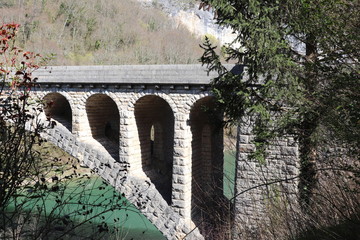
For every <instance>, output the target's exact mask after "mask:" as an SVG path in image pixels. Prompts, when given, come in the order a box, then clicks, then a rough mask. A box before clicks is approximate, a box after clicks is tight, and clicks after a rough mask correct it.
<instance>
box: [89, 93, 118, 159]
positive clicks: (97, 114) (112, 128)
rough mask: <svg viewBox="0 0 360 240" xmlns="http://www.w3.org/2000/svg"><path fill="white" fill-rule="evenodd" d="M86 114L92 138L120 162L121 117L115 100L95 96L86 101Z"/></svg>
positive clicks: (103, 95) (104, 96) (98, 95)
mask: <svg viewBox="0 0 360 240" xmlns="http://www.w3.org/2000/svg"><path fill="white" fill-rule="evenodd" d="M86 114H87V117H88V120H89V126H90V129H91V135H92V137H93V138H94V139H95V140H97V141H98V142H99V143H100V144H101V145H103V146H104V148H105V149H106V150H107V151H108V152H109V153H110V155H111V156H112V157H113V158H114V159H115V160H119V134H120V115H119V109H118V107H117V105H116V103H115V102H114V100H113V99H112V98H110V97H109V96H107V95H105V94H94V95H92V96H90V97H89V98H88V99H87V101H86Z"/></svg>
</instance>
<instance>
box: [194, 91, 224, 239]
mask: <svg viewBox="0 0 360 240" xmlns="http://www.w3.org/2000/svg"><path fill="white" fill-rule="evenodd" d="M222 116H223V114H222V113H221V112H220V111H216V110H215V99H214V98H213V97H205V98H202V99H200V100H198V101H197V102H196V103H195V104H194V105H193V107H192V109H191V111H190V127H191V133H192V142H191V147H192V178H191V193H192V194H191V217H192V220H193V221H194V222H195V224H196V225H199V224H200V223H205V222H206V223H208V220H210V219H214V216H213V214H217V213H218V211H221V209H216V208H218V206H219V202H218V201H222V197H223V186H222V183H223V130H222V125H221V121H222ZM204 219H205V221H204ZM199 227H200V230H201V231H202V232H204V231H206V230H205V229H206V227H204V226H200V225H199Z"/></svg>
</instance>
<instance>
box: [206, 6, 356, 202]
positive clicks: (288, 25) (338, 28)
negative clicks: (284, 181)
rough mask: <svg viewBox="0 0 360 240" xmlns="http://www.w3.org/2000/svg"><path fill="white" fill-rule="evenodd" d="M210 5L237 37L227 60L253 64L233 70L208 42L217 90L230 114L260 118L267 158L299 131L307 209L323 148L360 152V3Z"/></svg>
mask: <svg viewBox="0 0 360 240" xmlns="http://www.w3.org/2000/svg"><path fill="white" fill-rule="evenodd" d="M207 6H211V7H212V9H213V11H214V12H215V17H216V22H217V23H218V24H219V25H220V26H222V27H229V28H231V29H232V30H233V31H234V32H235V33H236V34H237V37H236V38H235V39H234V41H233V42H232V43H230V44H228V45H226V46H223V47H222V48H223V49H222V50H223V52H224V53H225V54H224V55H225V60H226V61H228V60H231V61H235V62H236V63H237V64H239V65H240V66H242V67H244V69H245V71H244V73H243V74H239V73H237V72H236V71H234V70H236V69H234V70H233V71H228V70H227V69H226V68H225V67H224V65H223V64H222V60H221V57H220V56H219V55H218V54H216V52H215V48H216V47H214V46H212V45H211V43H210V41H208V40H206V41H205V42H204V44H203V46H202V48H203V49H204V53H203V56H202V57H201V62H202V63H203V64H205V65H207V67H208V71H217V72H218V75H219V76H218V77H216V78H215V79H214V80H213V81H212V89H213V92H214V94H215V95H216V97H217V99H218V101H219V103H220V105H221V107H222V108H224V110H225V113H226V114H227V117H228V118H229V119H231V120H233V121H241V118H242V117H243V116H245V115H255V116H256V117H257V118H256V125H255V128H254V133H255V134H256V139H255V140H254V142H255V145H256V147H257V150H256V152H255V153H254V157H256V158H258V159H260V160H264V159H265V157H266V152H265V149H266V146H267V145H268V143H269V142H270V141H271V140H272V139H274V138H276V137H281V136H284V135H286V134H292V135H295V136H297V140H298V142H299V147H300V160H301V168H302V169H301V172H302V176H301V179H300V188H299V190H300V194H301V199H302V203H303V206H305V208H306V207H307V206H308V204H309V203H310V199H311V192H312V189H313V187H314V184H315V182H316V180H315V171H316V167H315V165H316V161H317V159H318V158H319V148H320V146H323V143H324V142H325V143H326V142H327V143H328V142H330V141H335V142H336V143H338V144H346V147H347V149H348V150H351V151H352V153H353V154H355V155H358V154H359V149H358V146H359V140H360V137H359V136H360V112H359V107H360V96H359V95H360V94H359V89H360V81H359V80H360V76H359V72H360V67H359V52H360V49H359V48H360V40H359V33H360V32H359V31H360V28H359V26H360V25H359V24H360V23H359V21H358V19H359V17H360V16H359V14H360V11H359V10H360V2H359V1H357V0H355V1H353V0H341V1H339V0H316V1H308V0H302V1H298V0H286V1H262V0H202V5H201V7H203V8H205V7H207ZM238 68H239V66H238ZM349 152H350V151H349Z"/></svg>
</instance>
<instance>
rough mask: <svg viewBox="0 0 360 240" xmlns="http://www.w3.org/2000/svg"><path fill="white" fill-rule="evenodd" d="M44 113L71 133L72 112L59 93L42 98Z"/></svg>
mask: <svg viewBox="0 0 360 240" xmlns="http://www.w3.org/2000/svg"><path fill="white" fill-rule="evenodd" d="M43 100H44V102H45V106H44V112H45V115H46V116H47V117H50V118H52V119H54V120H56V121H57V122H58V123H60V124H62V125H63V126H64V127H66V128H67V129H68V130H69V131H70V132H71V131H72V110H71V106H70V103H69V101H68V100H67V99H66V98H65V97H64V96H63V95H61V94H60V93H49V94H47V95H46V96H45V97H44V98H43Z"/></svg>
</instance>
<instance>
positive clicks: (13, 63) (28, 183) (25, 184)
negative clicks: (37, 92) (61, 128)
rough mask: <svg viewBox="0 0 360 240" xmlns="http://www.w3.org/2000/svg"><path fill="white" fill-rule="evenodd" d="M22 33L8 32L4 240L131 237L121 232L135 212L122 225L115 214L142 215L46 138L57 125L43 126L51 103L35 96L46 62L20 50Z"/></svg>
mask: <svg viewBox="0 0 360 240" xmlns="http://www.w3.org/2000/svg"><path fill="white" fill-rule="evenodd" d="M19 27H20V25H19V24H3V25H1V26H0V78H1V83H0V238H1V239H23V238H26V239H63V238H69V237H72V238H78V237H83V238H91V239H96V238H98V239H103V238H109V235H110V236H111V235H116V236H118V237H121V235H125V234H127V233H124V232H121V230H122V227H123V223H124V222H125V221H126V220H127V215H128V214H127V213H128V212H127V213H126V217H123V218H122V219H121V217H122V216H120V215H116V216H112V215H111V213H112V212H114V211H118V210H120V209H122V210H124V211H134V209H135V207H134V206H131V205H130V204H129V202H128V201H127V200H126V199H125V197H124V196H123V195H122V194H121V193H119V192H117V191H115V190H114V189H113V188H111V187H109V186H108V184H107V183H106V182H104V181H102V180H100V181H99V180H98V179H97V178H91V177H90V173H85V174H84V173H80V172H79V170H78V169H79V168H80V166H79V165H80V164H79V162H78V161H76V160H74V159H70V158H69V159H66V160H63V159H59V158H58V156H59V154H57V153H55V150H56V149H55V148H54V146H52V147H51V145H49V144H48V143H46V142H45V141H44V140H43V139H42V138H41V137H40V133H41V132H42V131H43V130H44V129H45V128H46V127H48V126H47V125H48V124H49V125H50V127H51V126H53V124H54V122H53V121H51V119H49V121H48V122H45V123H44V122H43V121H42V120H41V119H40V118H38V116H39V114H40V113H41V112H42V111H43V108H44V103H43V102H42V101H39V100H36V99H34V98H33V97H32V95H31V91H32V89H33V87H34V86H35V83H36V78H33V77H32V73H33V71H35V70H36V69H38V68H39V67H40V66H41V65H42V64H43V63H44V62H43V61H46V59H45V58H42V57H41V56H40V55H39V54H35V53H32V52H26V51H23V50H22V49H20V48H18V47H16V34H17V32H18V30H19ZM48 107H50V106H48ZM44 145H45V146H44ZM55 156H56V157H55ZM88 172H89V171H88ZM106 213H108V214H107V215H106V219H105V216H104V214H106ZM117 214H119V211H118V212H117ZM123 215H125V214H123ZM109 219H111V220H112V223H111V225H110V224H109V223H108V222H109ZM119 230H120V231H119ZM143 233H145V231H144V232H143Z"/></svg>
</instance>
